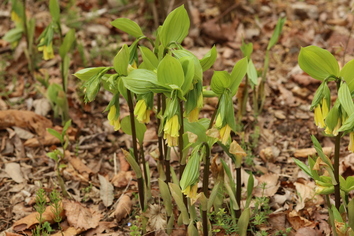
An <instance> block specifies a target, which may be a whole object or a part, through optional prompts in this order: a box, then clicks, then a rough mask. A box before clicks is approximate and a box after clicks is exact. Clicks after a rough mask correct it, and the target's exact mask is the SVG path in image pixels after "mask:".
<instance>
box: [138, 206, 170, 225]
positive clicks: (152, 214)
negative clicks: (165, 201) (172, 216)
mask: <svg viewBox="0 0 354 236" xmlns="http://www.w3.org/2000/svg"><path fill="white" fill-rule="evenodd" d="M144 215H145V216H146V217H147V218H149V224H148V225H149V227H151V231H156V230H162V229H165V228H166V225H167V222H166V217H165V213H164V209H163V208H161V206H160V205H158V204H152V205H150V206H149V209H148V210H147V212H146V213H145V214H144Z"/></svg>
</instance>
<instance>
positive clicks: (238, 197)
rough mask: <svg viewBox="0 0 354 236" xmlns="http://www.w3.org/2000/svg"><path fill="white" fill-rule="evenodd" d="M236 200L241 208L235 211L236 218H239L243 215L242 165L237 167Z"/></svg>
mask: <svg viewBox="0 0 354 236" xmlns="http://www.w3.org/2000/svg"><path fill="white" fill-rule="evenodd" d="M235 196H236V202H237V204H238V207H239V209H238V210H236V211H235V213H236V218H237V219H239V218H240V216H241V167H238V168H236V194H235Z"/></svg>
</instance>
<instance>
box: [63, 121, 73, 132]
mask: <svg viewBox="0 0 354 236" xmlns="http://www.w3.org/2000/svg"><path fill="white" fill-rule="evenodd" d="M70 126H71V120H68V121H67V122H65V125H64V127H63V131H62V134H66V131H67V130H68V129H69V127H70Z"/></svg>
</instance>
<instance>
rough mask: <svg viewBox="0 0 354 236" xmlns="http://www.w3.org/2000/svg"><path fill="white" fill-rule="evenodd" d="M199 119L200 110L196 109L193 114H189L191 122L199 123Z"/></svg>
mask: <svg viewBox="0 0 354 236" xmlns="http://www.w3.org/2000/svg"><path fill="white" fill-rule="evenodd" d="M198 117H199V108H198V107H195V108H194V109H193V110H192V111H191V112H189V114H188V116H187V118H188V121H189V122H196V121H198Z"/></svg>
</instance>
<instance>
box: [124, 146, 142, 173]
mask: <svg viewBox="0 0 354 236" xmlns="http://www.w3.org/2000/svg"><path fill="white" fill-rule="evenodd" d="M122 151H123V153H124V156H125V159H126V160H127V162H128V163H129V165H130V166H131V167H132V169H133V171H134V173H135V174H136V177H137V178H141V177H142V172H141V169H140V166H139V164H138V163H137V162H136V160H135V158H134V157H133V156H132V154H131V153H130V152H128V151H126V150H124V149H122Z"/></svg>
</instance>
